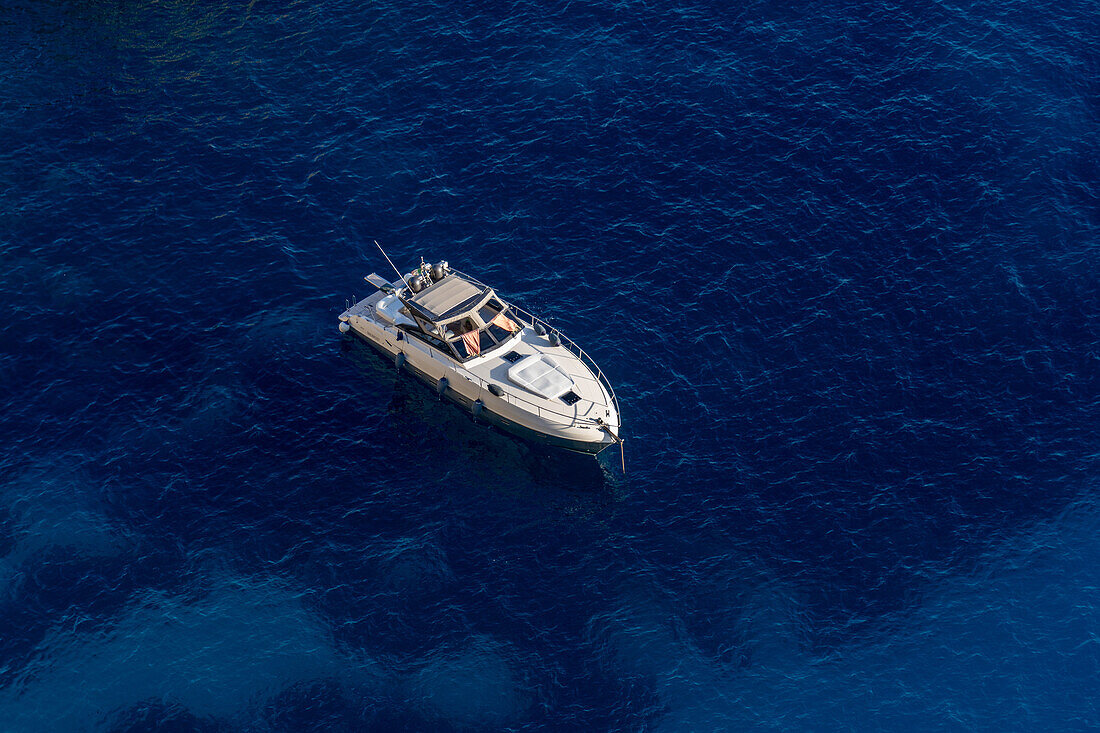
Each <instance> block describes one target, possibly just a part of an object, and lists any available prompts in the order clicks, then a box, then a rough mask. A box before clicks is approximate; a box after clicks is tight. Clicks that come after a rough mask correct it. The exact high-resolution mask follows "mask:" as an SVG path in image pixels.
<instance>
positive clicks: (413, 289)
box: [340, 253, 621, 454]
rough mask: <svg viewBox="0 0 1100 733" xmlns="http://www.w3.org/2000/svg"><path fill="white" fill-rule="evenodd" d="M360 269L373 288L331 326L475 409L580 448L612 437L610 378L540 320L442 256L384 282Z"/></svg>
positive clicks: (587, 449) (521, 430) (537, 436)
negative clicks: (431, 263) (352, 335)
mask: <svg viewBox="0 0 1100 733" xmlns="http://www.w3.org/2000/svg"><path fill="white" fill-rule="evenodd" d="M383 254H384V253H383ZM387 259H388V258H387ZM365 279H366V281H367V282H368V283H370V284H371V285H372V286H373V287H374V288H375V289H376V292H375V293H374V294H373V295H371V296H369V297H367V298H365V299H363V300H361V301H359V302H357V303H355V304H354V305H352V306H351V307H350V308H348V309H347V310H346V311H344V312H343V313H341V314H340V330H341V331H342V332H344V333H348V332H350V333H352V334H354V335H356V336H359V337H360V338H362V339H363V340H365V341H366V342H367V343H368V344H370V345H372V346H374V347H375V348H376V349H378V350H379V351H380V352H382V353H383V354H384V355H385V356H387V357H388V358H390V359H393V360H394V361H395V363H396V364H397V367H398V368H399V369H401V370H403V371H407V372H409V373H411V374H413V375H414V376H416V377H418V378H419V379H421V380H422V381H424V382H425V383H427V384H428V385H429V386H430V387H432V388H433V389H435V390H437V391H438V393H439V394H440V395H441V396H443V397H445V398H447V399H449V400H451V401H453V402H455V403H457V404H458V405H460V406H461V407H462V408H464V409H465V410H467V411H469V412H471V413H472V414H473V415H474V417H475V418H478V419H483V420H485V421H487V422H490V423H492V424H494V425H497V426H498V427H500V428H503V429H504V430H507V431H508V432H511V433H513V434H516V435H519V436H520V437H523V438H527V439H529V440H534V441H537V442H540V443H546V444H550V445H555V446H559V447H562V448H566V449H568V450H573V451H578V452H583V453H593V454H595V453H599V452H600V451H602V450H603V449H604V448H607V447H608V446H610V445H615V444H618V443H621V439H620V436H619V428H620V423H619V403H618V400H617V399H616V397H615V391H614V390H613V389H612V388H611V384H610V383H609V382H608V380H607V378H606V377H605V376H604V374H603V372H602V371H600V368H599V367H598V366H596V364H595V362H593V361H592V359H591V358H589V356H588V354H586V353H585V352H584V351H583V350H582V349H581V348H580V347H579V346H577V345H576V344H575V343H573V342H572V341H571V340H570V339H568V338H566V337H565V336H564V335H562V334H561V332H559V331H557V330H556V329H553V328H551V327H550V326H548V325H547V324H546V323H545V322H544V321H542V320H540V319H538V318H536V317H535V316H533V315H531V314H530V313H528V312H527V311H525V310H523V309H521V308H518V307H516V306H515V305H512V304H510V303H507V302H506V301H505V300H504V299H503V298H501V297H500V296H499V295H497V294H496V293H495V292H494V291H493V289H492V288H490V287H489V286H487V285H485V284H484V283H482V282H480V281H478V280H476V279H475V278H473V277H471V276H469V275H466V274H463V273H461V272H458V271H456V270H452V269H450V267H449V266H448V265H447V263H446V262H440V263H439V264H436V265H429V264H424V263H422V264H421V266H420V267H419V268H418V269H417V270H414V271H413V272H410V273H408V274H406V275H404V276H402V277H401V278H400V279H398V280H395V281H392V282H390V281H387V280H386V279H385V278H383V277H380V276H379V275H377V274H375V273H371V274H370V275H368V276H367V277H366V278H365Z"/></svg>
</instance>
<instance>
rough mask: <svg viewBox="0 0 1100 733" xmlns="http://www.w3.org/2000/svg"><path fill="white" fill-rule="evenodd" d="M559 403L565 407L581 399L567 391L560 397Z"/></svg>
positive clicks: (574, 393) (571, 391)
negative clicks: (562, 403)
mask: <svg viewBox="0 0 1100 733" xmlns="http://www.w3.org/2000/svg"><path fill="white" fill-rule="evenodd" d="M561 401H562V402H564V403H565V404H567V405H575V404H577V403H578V402H580V401H581V398H580V396H579V395H578V394H577V393H576V392H574V391H573V390H569V391H568V392H566V393H565V394H563V395H562V396H561Z"/></svg>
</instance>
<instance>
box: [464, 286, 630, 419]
mask: <svg viewBox="0 0 1100 733" xmlns="http://www.w3.org/2000/svg"><path fill="white" fill-rule="evenodd" d="M451 272H453V273H455V274H456V275H461V276H462V277H464V278H466V279H467V280H469V281H470V282H472V283H474V284H476V285H480V286H481V287H483V288H487V287H489V286H488V285H486V284H485V283H483V282H481V281H480V280H478V279H477V278H476V277H474V276H472V275H467V274H466V273H465V272H460V271H459V270H455V269H451ZM494 292H495V290H494ZM501 302H502V303H503V302H504V301H503V300H502V301H501ZM505 305H507V306H508V307H509V308H511V309H512V310H514V311H517V312H518V313H521V314H523V315H525V316H527V318H528V319H530V321H531V326H532V327H533V326H534V325H535V324H536V323H542V325H543V327H545V328H547V329H549V330H551V331H553V332H554V333H556V334H557V335H558V337H559V338H560V339H561V342H562V343H563V344H567V345H568V346H567V348H569V349H570V350H571V351H572V352H573V353H574V354H576V356H577V358H579V359H580V360H581V363H582V364H587V366H588V367H589V369H592V370H594V371H595V374H596V381H598V382H599V383H600V384H601V385H603V386H604V388H605V389H606V390H607V394H608V396H609V397H610V398H611V404H613V405H614V406H615V415H616V416H617V417H618V418H619V420H620V421H621V420H622V413H621V412H620V411H619V398H618V397H617V396H616V395H615V388H614V387H612V386H611V382H610V381H609V380H608V378H607V377H606V376H605V375H604V373H603V370H602V369H600V367H599V365H598V364H597V363H596V362H595V360H594V359H593V358H592V357H591V356H589V355H588V354H587V352H585V350H584V349H582V348H581V347H580V346H578V345H577V344H576V342H574V341H573V339H571V338H569V337H568V336H566V335H565V334H564V333H562V332H561V330H560V329H557V328H554V327H553V326H551V325H550V324H549V323H547V322H546V321H545V320H543V319H541V318H539V317H538V316H536V315H535V314H533V313H531V312H530V311H529V310H527V309H525V308H520V307H519V306H517V305H516V304H514V303H511V302H508V303H505Z"/></svg>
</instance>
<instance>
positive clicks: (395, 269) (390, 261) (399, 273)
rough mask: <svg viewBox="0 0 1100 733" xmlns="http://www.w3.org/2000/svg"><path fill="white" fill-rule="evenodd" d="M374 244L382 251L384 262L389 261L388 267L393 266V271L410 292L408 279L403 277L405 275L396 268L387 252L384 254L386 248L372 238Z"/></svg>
mask: <svg viewBox="0 0 1100 733" xmlns="http://www.w3.org/2000/svg"><path fill="white" fill-rule="evenodd" d="M374 246H375V247H377V248H378V251H379V252H381V253H382V256H383V257H385V258H386V262H389V263H390V267H392V268H393V271H394V272H396V273H397V276H398V277H399V278H401V282H403V283H405V287H406V288H408V289H409V292H410V293H411V292H412V288H410V287H409V281H408V280H406V279H405V276H404V275H402V274H401V270H398V269H397V266H396V265H394V264H393V260H391V259H390V256H389V255H388V254H386V250H384V249H382V245H380V244H379V243H378V240H377V239H376V240H374Z"/></svg>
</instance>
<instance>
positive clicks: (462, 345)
mask: <svg viewBox="0 0 1100 733" xmlns="http://www.w3.org/2000/svg"><path fill="white" fill-rule="evenodd" d="M440 269H441V268H438V266H436V267H432V268H431V271H429V272H423V273H422V274H418V275H414V276H413V277H412V278H410V280H409V281H408V287H407V288H402V289H400V290H398V291H396V292H394V293H390V294H388V295H387V296H386V297H384V298H382V300H381V301H379V302H378V305H377V306H376V310H377V312H378V314H379V315H380V316H382V317H383V318H384V319H385V320H387V321H389V322H390V323H392V324H394V325H395V326H397V327H398V328H399V329H401V331H403V332H404V333H407V334H409V335H410V336H413V337H415V338H418V339H420V340H421V341H424V342H425V343H427V344H428V345H430V346H432V347H433V348H435V349H437V350H439V351H441V352H443V353H445V354H447V355H448V356H451V357H452V358H454V359H456V360H458V361H460V362H466V361H469V360H470V359H473V358H475V357H478V356H484V355H485V354H488V353H490V352H492V351H494V350H496V349H498V348H500V346H502V345H503V344H505V343H507V342H509V341H511V340H512V338H513V337H514V336H515V335H516V333H517V332H519V331H520V330H521V328H522V326H521V324H520V323H517V322H516V320H513V319H512V318H511V317H510V316H509V308H508V306H507V305H506V304H505V303H504V302H503V301H502V300H501V299H500V298H498V297H497V295H496V293H494V292H493V290H492V288H488V287H484V286H482V285H480V284H477V283H474V282H471V281H470V280H467V279H466V278H464V277H462V276H461V275H459V274H457V273H454V272H449V271H447V270H443V271H442V272H440V271H439V270H440ZM436 274H439V275H440V277H439V278H438V279H437V278H435V277H434V276H435V275H436Z"/></svg>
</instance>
